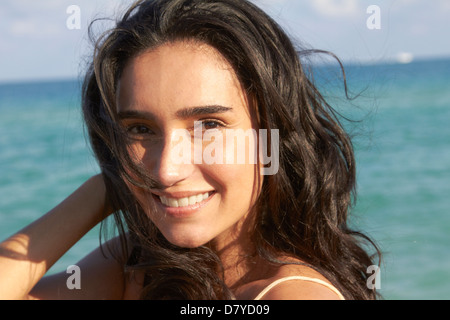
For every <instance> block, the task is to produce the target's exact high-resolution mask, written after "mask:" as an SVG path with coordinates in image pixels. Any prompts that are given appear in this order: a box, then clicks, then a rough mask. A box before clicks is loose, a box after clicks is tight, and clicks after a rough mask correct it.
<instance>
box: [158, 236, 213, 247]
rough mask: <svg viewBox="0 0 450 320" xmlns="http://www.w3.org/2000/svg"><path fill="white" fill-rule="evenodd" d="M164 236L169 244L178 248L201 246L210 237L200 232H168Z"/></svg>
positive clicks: (208, 240)
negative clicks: (189, 233)
mask: <svg viewBox="0 0 450 320" xmlns="http://www.w3.org/2000/svg"><path fill="white" fill-rule="evenodd" d="M163 235H164V237H165V238H166V240H167V241H169V242H170V243H171V244H173V245H175V246H177V247H180V248H190V249H193V248H198V247H201V246H203V245H205V244H207V243H208V242H210V241H211V239H210V238H208V237H204V236H202V235H201V234H195V235H193V234H191V235H186V234H183V235H181V236H180V235H179V234H177V235H170V234H164V232H163Z"/></svg>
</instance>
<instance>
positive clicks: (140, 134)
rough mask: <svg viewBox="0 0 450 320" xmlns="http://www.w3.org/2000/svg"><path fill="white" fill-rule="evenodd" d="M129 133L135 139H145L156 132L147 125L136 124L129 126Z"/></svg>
mask: <svg viewBox="0 0 450 320" xmlns="http://www.w3.org/2000/svg"><path fill="white" fill-rule="evenodd" d="M127 134H128V136H129V137H130V138H133V139H145V138H149V136H151V135H153V134H154V132H153V131H152V130H151V129H150V128H149V127H148V126H146V125H143V124H136V125H130V126H128V127H127Z"/></svg>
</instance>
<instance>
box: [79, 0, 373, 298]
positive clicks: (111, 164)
mask: <svg viewBox="0 0 450 320" xmlns="http://www.w3.org/2000/svg"><path fill="white" fill-rule="evenodd" d="M178 40H193V41H197V42H200V43H205V44H208V45H210V46H212V47H214V48H216V49H217V50H218V51H219V52H220V53H221V54H222V55H223V56H224V57H225V58H226V59H227V60H228V62H229V63H230V64H231V66H232V67H233V69H234V71H235V73H236V75H237V77H238V78H239V80H240V82H241V84H242V86H243V88H244V89H245V91H246V93H247V95H248V96H249V97H251V101H253V102H252V103H251V108H253V110H252V111H254V112H255V113H256V114H257V115H258V120H259V126H260V128H262V129H268V131H270V129H278V130H279V170H278V172H277V173H276V174H274V175H267V176H265V177H264V183H263V187H262V191H261V194H260V196H259V198H258V200H257V203H256V205H255V208H256V210H255V214H256V218H255V223H254V225H253V227H252V229H251V238H252V241H253V243H254V245H255V248H256V250H257V254H258V255H259V256H261V257H262V258H264V259H266V260H267V261H270V262H271V263H285V262H281V261H278V259H277V257H280V256H290V257H294V258H297V259H300V260H301V261H304V263H305V264H307V265H309V266H311V267H312V268H314V269H316V270H317V271H319V272H320V273H322V274H323V275H324V276H325V277H327V279H329V281H331V282H332V283H333V284H334V285H335V286H336V287H337V288H338V289H339V290H340V291H341V292H342V293H343V295H344V297H345V298H347V299H373V298H376V297H377V293H376V292H375V291H374V290H369V289H368V288H367V285H366V283H367V278H368V275H367V274H366V270H367V268H368V267H369V266H370V265H373V264H374V261H375V260H374V258H373V257H372V256H371V253H369V252H368V250H374V253H375V254H376V255H378V256H380V252H379V251H378V248H377V247H376V245H375V244H374V243H373V242H372V241H371V240H370V238H369V237H367V236H366V235H364V234H363V233H361V232H357V231H354V230H352V229H350V227H349V226H348V223H347V220H348V214H349V211H350V208H351V207H352V204H353V200H354V199H355V198H356V192H355V184H356V181H355V159H354V153H353V147H352V142H351V139H350V137H349V136H348V134H347V133H346V132H345V131H344V130H343V126H342V125H341V123H340V121H339V118H338V117H337V116H336V113H335V111H334V110H333V108H332V107H331V106H330V105H329V104H328V103H327V102H326V101H325V99H324V98H323V97H322V95H321V94H320V92H319V91H318V90H317V89H316V87H315V86H314V84H313V82H312V81H311V78H310V77H308V76H307V74H306V72H305V70H304V67H303V65H302V63H301V57H302V56H304V55H309V54H311V53H312V52H314V51H311V50H303V51H302V50H300V51H298V50H297V49H296V48H295V47H294V45H293V43H292V42H291V40H290V39H289V37H288V36H287V35H286V34H285V32H284V31H283V30H282V29H281V28H280V26H279V25H278V24H277V23H276V22H275V21H274V20H273V19H271V18H270V17H269V16H268V15H267V14H265V13H264V12H263V11H261V10H260V9H259V8H257V7H256V6H255V5H253V4H252V3H250V2H247V1H244V0H153V1H152V0H142V1H137V2H136V3H134V4H133V5H132V6H131V8H129V10H128V11H127V12H126V13H125V14H124V16H123V17H122V19H120V20H119V21H118V22H117V24H116V26H115V27H114V28H112V29H111V30H109V31H107V32H106V33H104V34H103V35H102V36H101V37H100V38H99V39H98V40H97V42H96V47H95V52H94V57H93V62H92V64H91V66H90V68H89V70H88V72H87V74H86V78H85V82H84V85H83V113H84V119H85V122H86V125H87V128H88V133H89V137H90V141H91V145H92V148H93V150H94V153H95V156H96V158H97V159H98V162H99V165H100V168H101V170H102V173H103V175H104V179H105V182H106V185H107V189H108V195H109V201H110V202H111V205H112V206H113V208H114V209H116V213H115V218H116V222H117V225H118V227H119V231H120V234H121V235H122V239H123V240H125V236H124V234H125V231H128V232H129V234H130V235H131V239H132V242H133V247H134V250H133V251H132V252H131V253H128V254H129V256H130V260H129V261H128V265H127V268H128V269H129V270H133V269H137V268H143V269H145V270H146V286H145V288H144V291H143V298H187V299H228V298H231V297H232V295H231V291H230V290H229V288H227V287H226V285H225V284H224V281H223V270H222V268H221V264H220V259H218V257H217V255H216V254H215V253H214V252H213V251H212V250H210V249H208V248H207V247H200V248H194V249H187V248H178V247H176V246H174V245H171V244H170V243H168V241H166V240H165V239H164V237H163V236H162V235H161V233H160V232H159V231H158V230H157V228H156V227H155V226H154V225H153V223H152V222H151V221H150V219H148V217H147V216H146V214H145V213H144V212H143V210H142V208H141V207H140V206H139V204H138V202H137V200H136V199H135V198H134V196H133V194H132V192H130V190H129V189H128V187H127V182H128V183H130V182H132V183H135V184H137V182H136V179H133V178H132V177H131V175H130V171H131V172H134V174H135V175H137V176H139V177H140V179H138V180H139V181H141V182H143V183H142V187H144V186H145V185H147V186H148V185H151V184H155V183H157V182H155V181H153V180H152V178H151V177H149V176H148V175H147V174H146V173H145V172H144V171H143V170H142V168H140V167H139V166H137V165H136V164H135V163H134V162H133V160H132V159H131V157H130V155H129V153H128V151H127V148H126V141H125V140H124V137H123V136H124V135H123V134H122V132H121V128H120V126H119V125H118V124H117V123H118V121H117V115H116V111H115V110H116V105H115V93H116V92H115V90H116V88H117V82H118V79H119V78H120V76H121V72H122V70H123V69H124V66H125V65H126V63H127V62H128V61H129V60H130V59H131V58H133V57H135V56H136V55H138V54H139V53H142V52H143V51H145V50H148V49H152V48H156V47H158V46H160V45H162V44H165V43H168V42H173V41H178ZM124 247H125V246H124ZM370 247H371V249H370Z"/></svg>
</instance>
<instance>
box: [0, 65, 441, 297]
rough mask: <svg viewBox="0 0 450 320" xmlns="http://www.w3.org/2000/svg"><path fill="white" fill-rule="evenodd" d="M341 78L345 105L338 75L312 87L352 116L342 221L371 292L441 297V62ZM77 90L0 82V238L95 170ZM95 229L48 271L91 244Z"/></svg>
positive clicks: (361, 69)
mask: <svg viewBox="0 0 450 320" xmlns="http://www.w3.org/2000/svg"><path fill="white" fill-rule="evenodd" d="M330 70H331V69H330ZM333 70H334V71H333V72H336V70H335V69H333ZM328 71H329V70H327V69H326V68H324V69H321V72H322V73H324V74H325V75H327V74H328ZM330 74H332V72H331V71H330ZM346 75H347V81H348V86H349V91H350V95H351V96H352V94H358V97H357V98H356V99H354V100H352V101H351V102H348V101H346V100H345V99H342V96H339V93H338V92H339V91H342V88H341V87H340V85H341V84H342V82H339V81H337V82H329V83H328V82H323V83H322V87H321V88H322V89H323V90H324V93H325V96H327V97H328V98H329V99H330V102H332V104H335V105H336V106H337V109H340V108H341V109H340V110H342V114H344V115H345V116H347V117H349V118H352V119H357V120H359V121H358V122H354V123H351V124H350V125H349V127H348V130H349V131H351V132H352V134H353V135H354V136H355V140H354V143H355V149H356V157H357V173H358V188H357V191H358V201H357V204H356V206H355V208H353V211H352V215H351V219H352V220H351V221H352V224H353V225H354V226H355V227H357V228H359V229H362V230H363V231H365V232H366V233H367V234H369V235H370V236H371V237H372V238H374V239H375V241H376V242H377V243H378V245H379V246H380V248H381V250H382V251H383V263H382V267H381V270H380V272H381V277H380V281H379V282H378V284H379V285H380V287H381V289H380V291H381V293H382V294H383V296H384V298H385V299H388V300H390V299H450V249H449V246H450V60H445V59H442V60H431V61H416V62H413V63H410V64H384V65H382V64H380V65H371V66H364V65H358V66H356V65H349V66H346ZM330 78H332V77H330ZM79 91H80V84H79V83H78V82H77V81H75V80H67V81H54V82H34V83H15V84H1V85H0V239H4V238H6V237H7V236H9V235H11V234H12V233H14V232H16V231H18V230H19V229H20V228H22V227H24V226H26V225H27V224H29V223H30V222H32V221H33V220H35V219H37V218H38V217H40V216H41V215H42V214H44V213H45V212H47V211H48V210H50V209H51V208H52V207H53V206H55V205H56V204H58V203H59V202H60V201H62V200H63V199H64V198H65V197H66V196H68V195H69V194H70V193H71V192H72V191H73V190H75V189H76V188H77V187H78V186H79V185H80V184H81V183H82V182H84V181H85V180H86V179H87V178H88V177H90V176H91V175H92V174H94V173H97V172H98V167H97V164H96V162H95V160H94V158H93V157H92V154H91V151H90V149H89V147H88V143H87V138H86V135H85V134H84V128H83V124H82V121H81V112H80V107H79V104H80V97H79ZM98 233H99V229H98V227H97V228H95V229H93V230H92V231H91V232H89V233H88V234H87V235H86V236H85V237H84V238H83V239H82V240H80V242H79V243H77V244H76V245H75V246H74V247H73V248H72V249H71V250H69V252H68V253H67V254H66V255H65V256H63V257H62V258H61V260H60V261H59V262H58V263H57V264H56V265H55V266H54V267H53V268H52V269H51V272H56V271H64V270H65V269H66V268H67V267H68V266H69V265H71V264H74V263H76V262H77V261H78V260H79V259H81V258H82V257H83V256H84V255H85V254H87V253H89V252H90V251H91V250H93V249H94V248H95V247H96V246H97V245H98V241H99V240H98Z"/></svg>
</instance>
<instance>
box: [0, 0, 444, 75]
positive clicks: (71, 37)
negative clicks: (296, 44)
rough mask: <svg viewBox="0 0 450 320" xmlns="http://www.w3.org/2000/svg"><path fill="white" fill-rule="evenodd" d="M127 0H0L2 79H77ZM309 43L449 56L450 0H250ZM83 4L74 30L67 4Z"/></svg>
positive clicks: (371, 54) (378, 57)
mask: <svg viewBox="0 0 450 320" xmlns="http://www.w3.org/2000/svg"><path fill="white" fill-rule="evenodd" d="M130 2H131V1H125V0H2V1H1V2H0V57H1V59H0V82H7V81H22V80H38V79H54V78H67V77H76V76H78V75H79V74H80V73H81V72H82V71H83V67H84V60H83V57H86V54H88V53H89V49H88V48H89V47H88V41H87V25H88V23H89V21H91V20H92V18H94V17H95V16H106V17H111V16H115V15H116V14H117V13H120V12H122V10H123V9H124V8H125V7H126V6H127V4H128V3H130ZM253 2H254V3H256V4H257V5H259V6H260V7H261V8H263V9H264V10H265V11H266V12H268V13H269V14H270V15H271V16H272V17H273V18H275V20H277V21H278V22H279V23H280V24H281V25H282V26H283V27H284V28H285V30H286V31H287V32H288V33H289V34H290V35H291V36H292V37H293V38H295V39H297V40H298V41H301V42H304V43H307V44H308V46H310V47H314V48H318V49H324V50H329V51H332V52H334V53H335V54H336V55H338V57H339V58H341V59H342V60H343V61H359V62H364V63H377V62H382V61H386V60H389V61H392V60H396V59H398V57H410V56H413V57H414V58H415V59H422V58H433V57H445V56H448V57H450V41H449V40H448V35H449V31H450V21H449V19H448V17H449V16H450V0H383V1H380V0H253ZM70 5H76V6H78V7H79V8H80V18H81V25H80V28H79V29H69V28H68V27H67V24H66V22H67V19H68V18H69V16H70V14H69V13H67V12H66V11H67V8H68V7H69V6H70ZM371 5H377V6H378V7H379V9H380V20H379V21H380V27H381V29H369V28H368V27H367V20H368V19H369V18H370V16H371V13H367V8H368V7H369V6H371Z"/></svg>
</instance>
